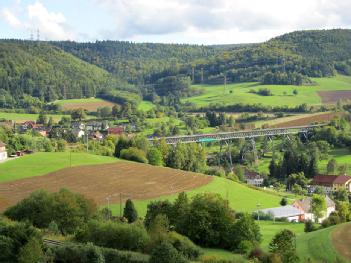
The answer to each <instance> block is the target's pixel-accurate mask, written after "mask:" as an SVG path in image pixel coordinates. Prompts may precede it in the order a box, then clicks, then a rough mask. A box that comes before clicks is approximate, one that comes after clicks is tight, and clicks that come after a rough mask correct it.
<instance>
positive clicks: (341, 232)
mask: <svg viewBox="0 0 351 263" xmlns="http://www.w3.org/2000/svg"><path fill="white" fill-rule="evenodd" d="M332 241H333V245H334V247H335V249H336V250H337V252H338V253H339V254H340V255H342V256H343V257H344V258H346V259H348V260H349V261H351V223H347V224H344V225H342V226H341V227H339V228H337V229H335V230H334V231H333V233H332Z"/></svg>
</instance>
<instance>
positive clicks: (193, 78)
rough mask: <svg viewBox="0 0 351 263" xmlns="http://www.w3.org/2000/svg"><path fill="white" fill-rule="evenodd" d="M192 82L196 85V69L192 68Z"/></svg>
mask: <svg viewBox="0 0 351 263" xmlns="http://www.w3.org/2000/svg"><path fill="white" fill-rule="evenodd" d="M191 76H192V77H191V81H192V82H193V84H194V83H195V67H192V69H191Z"/></svg>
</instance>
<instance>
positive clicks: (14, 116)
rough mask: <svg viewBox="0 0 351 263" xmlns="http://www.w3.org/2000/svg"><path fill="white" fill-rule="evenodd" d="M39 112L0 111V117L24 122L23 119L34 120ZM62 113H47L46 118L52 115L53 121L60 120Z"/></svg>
mask: <svg viewBox="0 0 351 263" xmlns="http://www.w3.org/2000/svg"><path fill="white" fill-rule="evenodd" d="M38 116H39V114H29V113H9V112H0V119H5V120H12V121H16V122H25V121H36V120H37V119H38ZM62 116H64V115H48V118H50V117H52V118H53V119H54V121H56V122H57V121H59V120H61V118H62Z"/></svg>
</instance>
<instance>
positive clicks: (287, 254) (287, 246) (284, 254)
mask: <svg viewBox="0 0 351 263" xmlns="http://www.w3.org/2000/svg"><path fill="white" fill-rule="evenodd" d="M269 251H270V252H271V253H273V254H277V255H279V256H280V257H281V259H282V261H283V262H284V263H293V262H298V257H297V255H296V237H295V234H294V233H293V232H292V231H291V230H288V229H284V230H282V231H280V232H279V233H277V234H276V235H275V236H274V238H273V239H272V241H271V242H270V243H269Z"/></svg>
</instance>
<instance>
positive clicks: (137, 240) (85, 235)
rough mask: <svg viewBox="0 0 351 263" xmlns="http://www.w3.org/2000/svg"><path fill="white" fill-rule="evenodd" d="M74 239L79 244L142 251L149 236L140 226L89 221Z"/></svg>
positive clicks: (136, 224)
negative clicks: (90, 243)
mask: <svg viewBox="0 0 351 263" xmlns="http://www.w3.org/2000/svg"><path fill="white" fill-rule="evenodd" d="M75 239H76V240H77V241H79V242H84V243H86V242H92V243H94V244H95V245H97V246H103V247H109V248H115V249H121V250H131V251H144V249H145V247H146V245H147V244H148V242H149V236H148V234H147V232H146V229H145V228H144V226H143V225H142V224H138V223H134V224H125V223H119V222H110V221H108V222H100V221H96V220H92V221H90V222H89V223H88V224H87V226H86V227H85V228H84V229H82V230H80V231H79V232H78V233H77V234H76V235H75Z"/></svg>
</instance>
